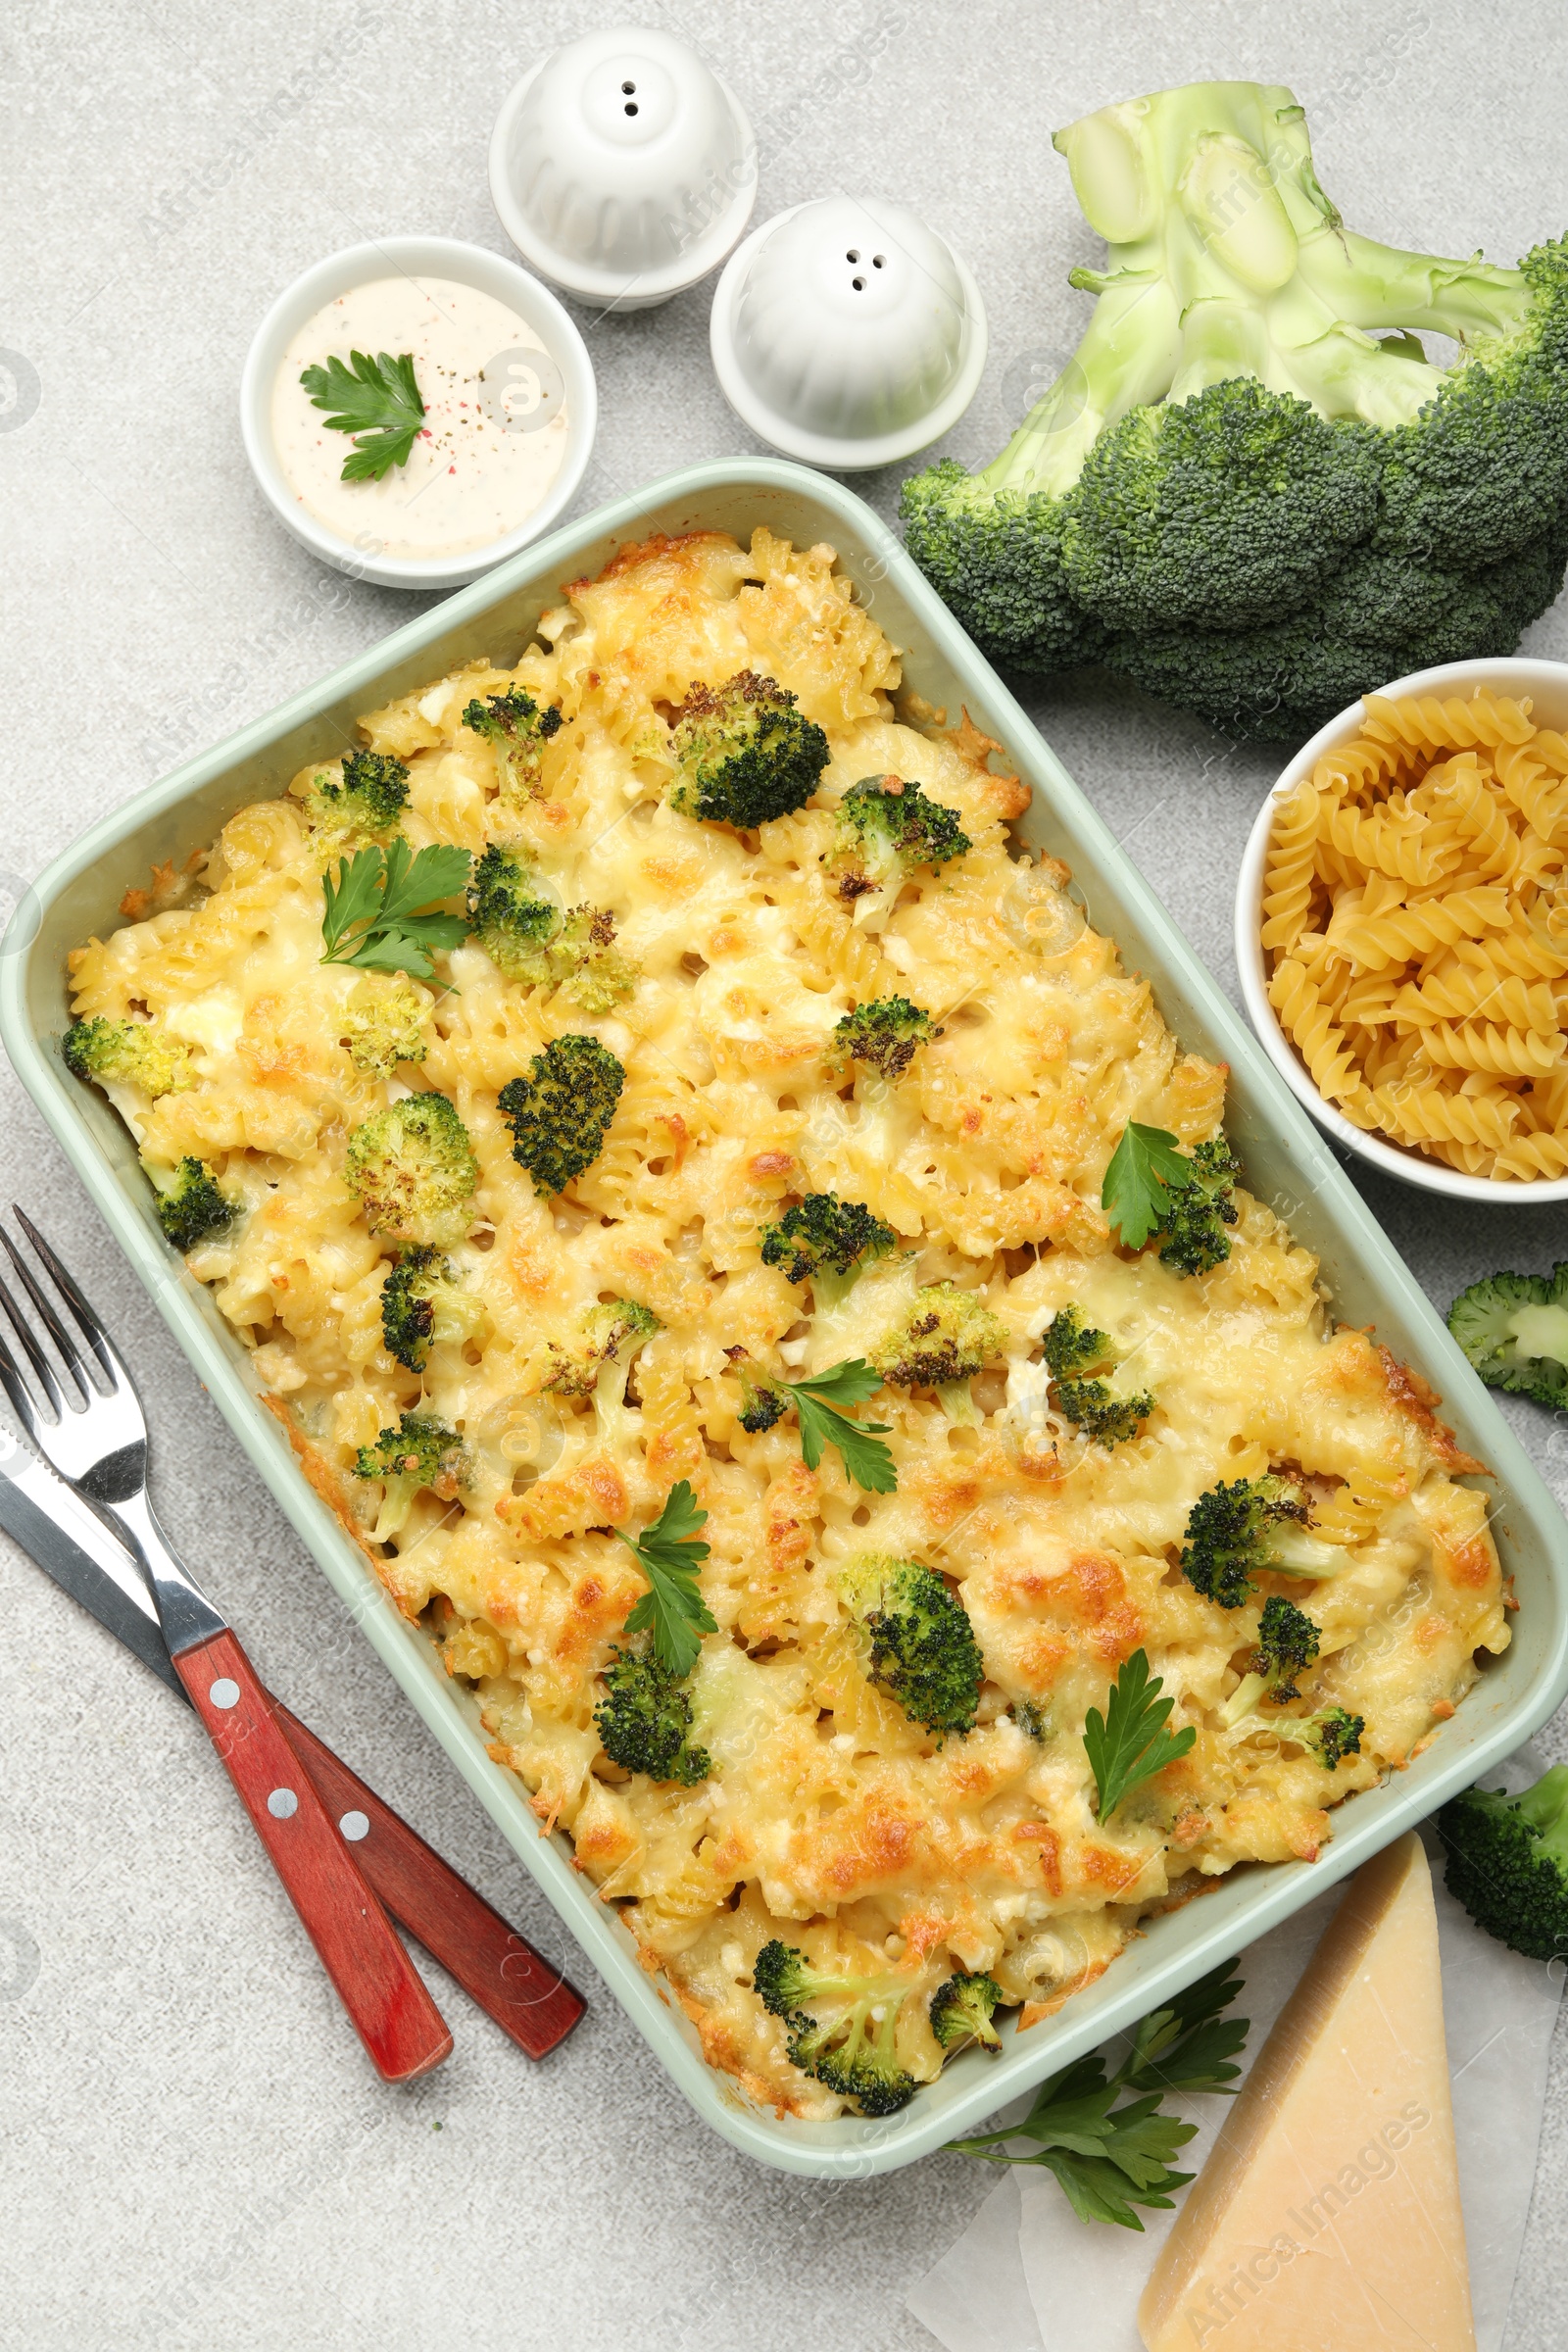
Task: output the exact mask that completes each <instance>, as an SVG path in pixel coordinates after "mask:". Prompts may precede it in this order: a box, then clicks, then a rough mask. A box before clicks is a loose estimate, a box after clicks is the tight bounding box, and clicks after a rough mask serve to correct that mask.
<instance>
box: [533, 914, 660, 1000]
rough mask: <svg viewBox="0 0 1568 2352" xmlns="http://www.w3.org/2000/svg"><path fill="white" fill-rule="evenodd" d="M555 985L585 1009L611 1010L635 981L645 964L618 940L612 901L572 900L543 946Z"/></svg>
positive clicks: (632, 987)
mask: <svg viewBox="0 0 1568 2352" xmlns="http://www.w3.org/2000/svg"><path fill="white" fill-rule="evenodd" d="M545 961H546V963H547V965H548V966H549V971H550V978H551V982H552V983H553V985H554V986H555V987H557V988H559V989H563V990H564V992H565V994H566V995H567V996H568V997H569V998H570V999H571V1002H572V1003H573V1004H574V1005H577V1006H578V1007H579V1009H580V1010H581V1011H583V1012H587V1013H601V1012H611V1011H613V1009H614V1007H615V1006H616V1005H620V1004H623V1003H624V1002H625V1000H626V998H627V997H629V996H630V995H631V994H632V992H633V991H634V990H635V988H636V986H637V982H638V980H639V979H640V977H641V975H642V966H641V965H640V964H639V963H638V961H637V959H636V957H635V956H628V955H627V954H626V952H625V950H624V949H623V948H617V947H616V945H615V918H614V916H613V914H612V913H611V911H610V909H609V907H589V906H586V905H585V906H582V907H568V908H567V909H566V914H565V919H564V921H563V923H562V926H561V929H560V930H559V931H558V932H557V934H556V936H555V938H554V939H553V940H552V941H551V942H550V945H549V947H548V948H546V950H545Z"/></svg>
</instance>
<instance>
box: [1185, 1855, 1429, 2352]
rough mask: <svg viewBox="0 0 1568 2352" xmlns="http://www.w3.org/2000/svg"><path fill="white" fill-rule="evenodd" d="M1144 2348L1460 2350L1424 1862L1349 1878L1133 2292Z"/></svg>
mask: <svg viewBox="0 0 1568 2352" xmlns="http://www.w3.org/2000/svg"><path fill="white" fill-rule="evenodd" d="M1138 2326H1139V2332H1140V2333H1141V2334H1142V2336H1143V2339H1144V2342H1145V2343H1146V2345H1148V2347H1149V2352H1197V2348H1198V2347H1200V2346H1203V2347H1206V2348H1207V2352H1374V2348H1375V2352H1473V2348H1474V2344H1475V2331H1474V2328H1473V2327H1472V2324H1471V2317H1470V2278H1469V2269H1468V2266H1467V2263H1466V2260H1465V2246H1464V2222H1463V2218H1462V2216H1461V2214H1460V2210H1459V2173H1458V2163H1457V2159H1456V2155H1455V2150H1454V2141H1453V2111H1452V2108H1451V2105H1450V2102H1449V2096H1448V2059H1447V2049H1446V2043H1445V2040H1444V2033H1443V1985H1442V1979H1441V1977H1440V1974H1439V1968H1438V1922H1437V1914H1436V1911H1435V1910H1434V1908H1433V1902H1432V1879H1431V1874H1430V1872H1429V1871H1428V1869H1427V1859H1426V1855H1425V1853H1424V1851H1423V1850H1422V1845H1421V1840H1420V1838H1417V1837H1414V1836H1413V1835H1412V1836H1409V1837H1405V1838H1399V1839H1398V1841H1397V1843H1396V1844H1394V1845H1392V1846H1390V1847H1389V1848H1388V1850H1387V1851H1386V1852H1384V1853H1381V1854H1379V1855H1378V1856H1377V1857H1376V1858H1375V1859H1374V1860H1373V1861H1371V1862H1368V1863H1367V1864H1366V1865H1365V1867H1364V1868H1363V1869H1362V1870H1360V1871H1358V1872H1357V1874H1356V1876H1355V1877H1354V1878H1353V1879H1352V1880H1351V1882H1350V1887H1349V1891H1348V1893H1347V1895H1346V1898H1345V1900H1344V1902H1343V1903H1342V1904H1341V1905H1340V1908H1339V1910H1338V1911H1337V1912H1336V1913H1335V1916H1334V1918H1333V1920H1332V1921H1331V1922H1330V1924H1329V1926H1328V1928H1327V1929H1326V1931H1325V1932H1324V1936H1323V1939H1322V1941H1321V1942H1320V1943H1319V1945H1318V1947H1317V1950H1316V1951H1315V1952H1314V1953H1313V1955H1312V1958H1311V1961H1310V1962H1309V1964H1308V1966H1307V1970H1306V1974H1305V1975H1304V1976H1303V1977H1302V1979H1301V1982H1300V1983H1299V1985H1298V1986H1297V1988H1296V1990H1295V1992H1294V1993H1293V1994H1292V1995H1291V1997H1290V1999H1289V2001H1288V2002H1287V2003H1286V2005H1285V2007H1284V2009H1283V2010H1282V2011H1281V2012H1280V2015H1279V2018H1278V2020H1277V2021H1276V2023H1275V2027H1274V2031H1273V2032H1272V2034H1270V2035H1269V2037H1268V2039H1267V2041H1266V2042H1265V2043H1264V2044H1263V2047H1262V2049H1261V2050H1260V2051H1259V2053H1258V2055H1257V2059H1256V2061H1255V2063H1254V2065H1253V2067H1252V2070H1251V2073H1250V2075H1249V2076H1248V2079H1247V2082H1246V2083H1245V2085H1244V2086H1243V2089H1242V2091H1241V2094H1240V2096H1239V2097H1238V2098H1237V2100H1236V2102H1235V2105H1234V2106H1233V2107H1232V2109H1231V2111H1230V2114H1229V2115H1228V2117H1227V2118H1226V2121H1225V2124H1224V2126H1223V2128H1222V2130H1221V2131H1220V2134H1219V2137H1218V2139H1217V2140H1216V2141H1215V2143H1214V2146H1213V2149H1212V2151H1211V2153H1210V2155H1209V2158H1208V2161H1207V2163H1206V2164H1205V2165H1204V2166H1203V2169H1202V2171H1201V2173H1200V2175H1199V2177H1198V2179H1197V2180H1195V2181H1194V2183H1193V2185H1192V2188H1191V2189H1190V2190H1189V2192H1188V2195H1187V2201H1186V2203H1185V2205H1184V2206H1183V2208H1182V2212H1181V2216H1180V2218H1179V2220H1178V2221H1177V2223H1176V2227H1175V2228H1174V2229H1173V2230H1172V2231H1171V2233H1170V2236H1169V2237H1168V2238H1167V2240H1166V2241H1165V2245H1164V2248H1163V2249H1162V2251H1161V2253H1160V2256H1159V2259H1158V2261H1157V2262H1156V2263H1155V2265H1154V2268H1153V2271H1152V2275H1151V2277H1150V2280H1149V2284H1148V2286H1147V2287H1146V2288H1145V2289H1144V2294H1143V2299H1142V2301H1141V2302H1140V2304H1139V2306H1138Z"/></svg>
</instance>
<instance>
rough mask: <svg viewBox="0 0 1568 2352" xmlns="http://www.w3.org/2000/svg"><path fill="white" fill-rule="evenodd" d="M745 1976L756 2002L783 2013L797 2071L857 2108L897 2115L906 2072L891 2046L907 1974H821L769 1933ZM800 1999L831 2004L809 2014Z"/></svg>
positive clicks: (905, 2092)
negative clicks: (817, 2013)
mask: <svg viewBox="0 0 1568 2352" xmlns="http://www.w3.org/2000/svg"><path fill="white" fill-rule="evenodd" d="M752 1983H753V1985H755V1986H756V1988H757V1992H758V1996H759V1998H760V2000H761V2002H762V2005H763V2007H764V2008H765V2009H767V2010H769V2011H770V2012H771V2013H772V2015H773V2016H774V2017H781V2018H782V2019H783V2020H784V2022H785V2025H786V2027H787V2028H788V2030H789V2054H790V2062H791V2064H792V2065H794V2066H798V2067H799V2068H800V2069H801V2072H802V2073H803V2074H807V2075H813V2076H814V2077H815V2078H816V2080H817V2082H822V2083H825V2084H826V2085H827V2087H828V2089H829V2090H836V2091H837V2092H838V2093H839V2095H840V2097H842V2098H847V2099H854V2100H855V2102H856V2104H857V2106H858V2108H859V2110H860V2113H861V2114H862V2115H897V2113H898V2111H899V2109H900V2108H901V2107H907V2105H908V2103H909V2101H910V2099H911V2098H913V2096H914V2092H915V2082H914V2078H913V2076H912V2075H909V2074H907V2072H906V2071H905V2069H904V2068H903V2067H901V2066H900V2064H899V2062H898V2058H897V2055H896V2049H895V2043H896V2037H897V2034H898V2024H899V2010H900V2008H901V2007H902V2006H903V2002H904V1999H905V1996H906V1995H907V1991H908V1983H909V1981H908V1979H907V1977H899V1976H893V1975H885V1976H875V1977H824V1976H821V1975H819V1974H818V1972H817V1971H816V1970H815V1969H813V1968H812V1967H811V1965H810V1963H809V1961H808V1959H807V1957H806V1954H805V1953H804V1952H802V1951H798V1950H797V1949H796V1947H795V1946H794V1945H793V1944H788V1943H785V1942H783V1941H781V1939H780V1938H779V1937H777V1936H774V1937H773V1939H772V1941H771V1942H769V1943H764V1944H763V1946H762V1948H761V1950H760V1952H759V1953H758V1955H757V1959H756V1961H755V1962H754V1964H753V1968H752ZM809 2001H826V2002H828V2003H829V2004H831V2006H830V2009H829V2013H828V2015H827V2016H826V2017H825V2018H815V2017H813V2016H812V2015H811V2013H810V2011H809V2009H808V2008H807V2006H806V2004H807V2003H808V2002H809Z"/></svg>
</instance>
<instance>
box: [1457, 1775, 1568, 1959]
mask: <svg viewBox="0 0 1568 2352" xmlns="http://www.w3.org/2000/svg"><path fill="white" fill-rule="evenodd" d="M1438 1835H1439V1837H1440V1838H1442V1839H1443V1842H1444V1845H1445V1846H1446V1849H1447V1856H1448V1863H1447V1871H1446V1881H1447V1887H1448V1891H1449V1893H1450V1894H1452V1895H1456V1896H1457V1897H1458V1899H1459V1901H1460V1902H1461V1903H1463V1905H1464V1907H1465V1909H1466V1910H1467V1911H1468V1912H1469V1914H1470V1916H1471V1918H1472V1919H1473V1920H1474V1921H1475V1923H1476V1925H1477V1926H1478V1927H1481V1928H1485V1930H1486V1932H1487V1934H1488V1935H1489V1936H1496V1938H1497V1940H1498V1942H1499V1943H1505V1944H1507V1945H1508V1946H1509V1948H1510V1949H1511V1950H1513V1951H1516V1952H1523V1953H1524V1954H1525V1956H1526V1957H1527V1958H1528V1959H1531V1960H1559V1959H1568V1764H1553V1765H1552V1766H1551V1768H1550V1770H1549V1771H1547V1772H1544V1773H1543V1775H1542V1777H1541V1779H1540V1780H1539V1781H1537V1782H1536V1783H1535V1785H1534V1787H1533V1788H1530V1789H1524V1790H1523V1791H1522V1792H1521V1793H1520V1794H1519V1795H1518V1796H1506V1795H1504V1794H1503V1792H1502V1790H1501V1789H1495V1790H1489V1789H1465V1790H1464V1791H1463V1792H1462V1793H1461V1794H1460V1795H1458V1796H1453V1797H1450V1798H1449V1799H1448V1802H1447V1803H1446V1805H1445V1806H1444V1808H1443V1810H1442V1812H1441V1813H1440V1814H1439V1815H1438Z"/></svg>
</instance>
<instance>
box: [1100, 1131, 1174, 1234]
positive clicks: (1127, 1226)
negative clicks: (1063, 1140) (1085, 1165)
mask: <svg viewBox="0 0 1568 2352" xmlns="http://www.w3.org/2000/svg"><path fill="white" fill-rule="evenodd" d="M1192 1181H1193V1163H1192V1161H1191V1160H1190V1159H1188V1158H1186V1157H1184V1155H1183V1154H1182V1153H1181V1152H1179V1151H1178V1150H1177V1148H1176V1138H1175V1136H1173V1135H1171V1134H1170V1133H1168V1131H1167V1130H1166V1129H1165V1128H1163V1127H1140V1126H1139V1124H1138V1122H1137V1120H1136V1119H1130V1120H1129V1121H1128V1123H1127V1125H1126V1126H1125V1127H1124V1128H1123V1129H1122V1131H1121V1141H1120V1143H1119V1144H1118V1145H1117V1146H1116V1149H1115V1151H1114V1152H1112V1153H1111V1155H1110V1163H1109V1165H1108V1166H1107V1168H1106V1170H1105V1178H1104V1182H1103V1184H1102V1186H1101V1188H1100V1205H1101V1207H1102V1208H1103V1210H1104V1212H1105V1214H1106V1216H1107V1217H1108V1218H1109V1219H1110V1222H1111V1224H1112V1225H1113V1226H1114V1227H1115V1229H1116V1233H1117V1236H1118V1238H1119V1239H1120V1241H1121V1243H1122V1245H1123V1247H1124V1248H1125V1249H1128V1250H1141V1249H1142V1248H1143V1246H1144V1244H1145V1243H1146V1242H1147V1241H1148V1239H1149V1237H1150V1235H1151V1234H1152V1233H1157V1232H1158V1230H1159V1228H1160V1226H1161V1225H1163V1224H1164V1222H1165V1219H1166V1218H1167V1217H1168V1216H1169V1214H1170V1205H1171V1202H1170V1196H1171V1193H1172V1192H1173V1191H1176V1192H1180V1191H1181V1189H1182V1187H1183V1186H1184V1185H1189V1184H1191V1183H1192Z"/></svg>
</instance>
